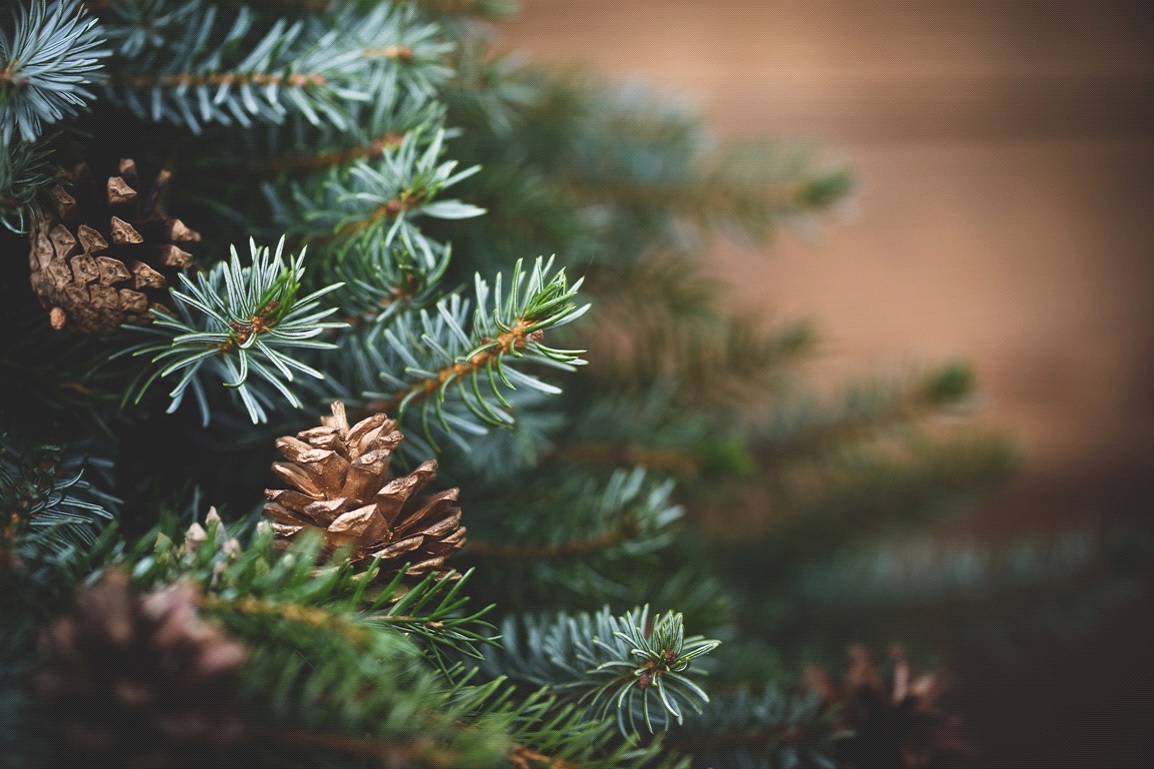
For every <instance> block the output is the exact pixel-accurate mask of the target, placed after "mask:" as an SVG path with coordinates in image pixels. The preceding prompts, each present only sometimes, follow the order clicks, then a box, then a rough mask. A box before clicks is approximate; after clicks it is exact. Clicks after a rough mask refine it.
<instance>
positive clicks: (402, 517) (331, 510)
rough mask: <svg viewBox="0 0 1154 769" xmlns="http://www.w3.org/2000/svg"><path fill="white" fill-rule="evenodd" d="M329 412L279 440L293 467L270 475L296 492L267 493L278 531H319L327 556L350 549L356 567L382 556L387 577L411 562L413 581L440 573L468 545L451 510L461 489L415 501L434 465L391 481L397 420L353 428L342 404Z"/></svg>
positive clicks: (457, 512) (283, 465) (379, 419)
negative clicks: (317, 424) (315, 424)
mask: <svg viewBox="0 0 1154 769" xmlns="http://www.w3.org/2000/svg"><path fill="white" fill-rule="evenodd" d="M332 410H333V415H332V416H331V417H322V418H321V425H322V426H321V427H314V428H312V429H309V430H305V431H303V432H300V433H297V437H295V438H293V437H290V436H284V437H283V438H279V439H277V442H276V445H277V448H278V449H280V450H281V452H283V453H284V455H285V458H286V459H288V461H287V462H275V463H273V471H274V472H275V473H276V474H277V475H278V476H280V478H281V479H282V480H284V481H285V482H286V483H288V484H289V485H290V486H292V487H293V488H294V489H295V491H294V490H285V489H267V490H266V491H265V496H266V497H267V498H268V499H269V503H268V504H266V505H265V507H264V514H265V515H267V516H268V517H269V518H271V519H272V520H273V521H274V523H273V529H274V530H275V531H276V532H277V534H279V535H280V536H281V537H283V538H285V539H286V540H287V539H291V538H293V537H295V536H297V535H298V534H300V532H302V531H305V530H309V529H312V530H318V531H321V532H323V534H324V541H325V546H326V549H327V551H328V553H330V554H331V553H332V552H333V551H335V550H336V549H337V548H341V547H346V548H349V549H350V551H351V552H350V556H349V557H350V559H351V560H353V561H363V560H366V559H372V558H377V557H380V559H381V564H380V567H381V574H382V575H386V574H391V573H396V572H397V571H399V570H400V569H401V567H402V566H403V565H404V564H405V563H406V562H407V563H409V564H410V566H409V569H408V572H407V573H408V574H410V575H414V576H419V575H422V574H425V573H426V572H429V571H431V570H433V569H438V568H440V567H441V565H442V564H444V562H445V559H446V558H447V557H449V556H450V555H452V554H453V553H455V552H456V551H458V550H460V549H461V546H462V545H464V544H465V529H464V528H463V527H462V526H461V509H460V508H459V507H457V506H456V505H455V504H454V503H455V502H456V501H457V496H458V494H459V492H460V489H448V490H447V491H441V492H438V493H436V494H432V495H425V496H418V494H419V493H420V491H421V489H423V488H424V487H425V486H427V485H428V484H429V482H430V481H432V480H433V479H434V478H435V477H436V475H437V463H436V461H435V460H429V461H427V462H424V463H422V464H421V465H420V466H419V467H417V468H416V469H415V470H413V472H411V473H409V474H408V475H401V476H398V477H396V478H394V479H392V480H389V464H390V463H391V461H392V454H393V450H394V449H396V447H397V444H399V443H400V442H401V440H402V438H403V437H404V436H402V435H401V433H400V432H398V431H397V423H396V421H395V420H392V419H388V418H387V417H386V416H385V415H384V414H375V415H373V416H371V417H369V418H367V419H365V420H362V421H361V422H358V423H357V424H355V425H353V426H352V427H349V422H348V418H347V417H346V415H345V407H344V404H343V403H340V402H339V401H337V402H335V403H333V405H332Z"/></svg>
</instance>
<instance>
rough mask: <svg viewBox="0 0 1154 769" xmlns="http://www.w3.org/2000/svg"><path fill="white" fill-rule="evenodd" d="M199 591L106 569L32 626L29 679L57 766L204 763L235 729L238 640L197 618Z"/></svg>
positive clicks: (237, 733) (241, 651)
mask: <svg viewBox="0 0 1154 769" xmlns="http://www.w3.org/2000/svg"><path fill="white" fill-rule="evenodd" d="M199 598H200V596H199V593H198V592H197V590H196V588H194V587H192V586H191V585H187V584H181V585H175V586H173V587H170V588H167V589H165V590H161V591H159V592H155V593H149V594H140V593H137V592H136V591H135V590H134V589H133V588H132V585H131V582H130V580H129V578H128V576H127V575H126V574H125V573H123V572H121V571H110V572H108V573H107V574H105V575H104V577H103V578H102V579H101V581H99V582H97V583H96V584H94V585H91V586H89V587H86V588H83V589H82V590H81V591H80V593H79V594H78V596H77V600H76V608H75V610H74V612H73V614H72V615H71V616H67V617H64V618H61V619H58V620H56V621H55V622H54V623H53V624H52V625H50V626H49V627H47V628H45V629H44V630H43V631H42V632H41V636H40V656H41V661H42V665H41V668H40V669H39V671H38V672H37V674H36V677H35V686H36V692H37V695H38V697H39V700H40V703H41V705H42V706H44V707H45V709H46V710H47V714H46V717H45V718H44V719H42V720H41V722H42V723H43V724H44V726H45V728H46V729H49V730H51V734H50V735H49V737H50V741H51V744H52V745H53V746H54V747H55V748H56V749H58V750H60V751H61V753H62V755H61V756H60V758H61V761H62V764H61V765H68V766H73V765H75V766H81V765H86V766H122V767H194V766H208V765H212V764H211V761H210V759H211V758H212V757H213V756H214V755H215V753H216V752H218V751H219V750H220V749H221V748H222V747H223V746H225V745H227V744H229V743H231V742H234V741H236V740H238V739H239V738H240V737H241V736H242V726H241V723H240V721H239V719H238V718H237V717H236V716H235V714H234V712H233V710H232V708H231V705H232V696H231V691H232V683H233V679H234V677H235V674H236V671H237V670H238V668H239V667H240V666H241V665H242V664H243V663H244V660H245V657H246V652H245V647H244V646H243V645H241V644H240V642H238V641H235V640H233V639H231V638H229V637H228V636H227V635H226V634H225V633H224V632H223V631H221V630H220V629H219V628H217V627H215V626H213V625H210V624H207V623H206V622H204V621H203V620H202V619H201V618H200V617H199V616H198V615H197V604H198V602H199ZM73 760H75V761H76V763H73Z"/></svg>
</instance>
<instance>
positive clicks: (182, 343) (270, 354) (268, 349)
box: [125, 238, 344, 424]
mask: <svg viewBox="0 0 1154 769" xmlns="http://www.w3.org/2000/svg"><path fill="white" fill-rule="evenodd" d="M249 245H250V248H251V251H252V264H251V266H248V267H244V266H242V265H241V261H240V256H239V255H238V254H237V252H236V248H235V247H233V248H232V259H231V260H230V261H229V262H227V263H225V262H221V263H218V264H217V265H215V266H214V267H213V268H212V269H211V270H209V271H208V272H207V273H203V272H202V273H200V274H199V275H197V277H196V282H195V283H193V282H192V281H191V280H189V279H188V278H187V277H186V276H185V275H181V276H180V279H181V282H182V283H183V285H184V288H185V290H186V291H187V292H188V293H182V292H178V291H173V292H172V296H173V298H174V299H176V300H177V302H178V304H177V314H176V315H170V314H168V313H165V312H157V313H156V314H155V317H156V321H155V323H154V324H153V326H151V327H148V328H141V329H138V332H139V333H145V334H149V335H151V336H159V337H161V338H162V339H163V341H160V342H156V343H152V344H149V343H142V344H140V345H136V346H134V347H131V348H129V349H128V350H126V351H125V352H131V353H132V354H133V355H137V356H151V362H152V363H153V364H154V366H153V371H152V373H151V374H149V375H148V376H147V377H145V378H144V379H143V380H142V381H141V382H140V383H139V384H138V385H137V386H136V387H135V388H134V391H133V392H130V397H134V398H135V400H136V402H139V401H140V399H141V397H143V395H144V393H145V391H146V390H147V389H148V388H149V387H150V386H151V385H152V383H153V382H155V381H156V380H157V379H159V378H162V377H167V376H170V375H172V374H175V373H177V372H179V373H180V377H179V379H178V381H177V383H176V385H175V387H173V389H172V391H171V392H170V393H169V396H170V397H171V399H172V401H171V403H170V405H169V409H168V410H169V412H172V411H175V410H176V409H177V408H178V407H179V406H180V404H181V402H182V400H183V399H184V395H185V393H186V392H187V391H188V390H189V389H191V390H192V392H193V394H194V395H195V397H196V400H197V404H198V405H199V406H200V411H201V417H202V419H203V421H204V423H205V424H207V423H208V420H209V409H208V405H207V404H208V400H207V395H206V393H205V390H204V387H205V383H204V380H205V379H215V380H217V381H219V382H221V383H222V384H223V385H224V386H225V387H227V388H230V389H232V390H233V391H235V392H236V393H237V395H238V396H239V397H240V400H241V402H242V403H243V404H244V406H245V409H246V410H247V412H248V415H249V418H250V419H252V421H253V422H263V421H265V420H266V419H267V412H266V411H265V406H266V405H267V404H269V403H270V402H271V401H270V400H269V397H268V395H266V394H265V393H264V392H263V391H262V390H260V389H258V387H259V383H261V382H263V383H265V384H268V385H269V386H271V387H272V388H273V389H274V390H275V391H276V392H278V393H280V394H281V395H282V396H283V397H284V398H285V400H287V401H288V402H289V403H291V404H292V405H293V406H296V407H297V408H300V407H301V405H302V404H301V401H300V400H299V398H298V397H297V395H296V394H295V393H294V392H293V391H292V390H291V389H289V387H288V386H287V383H291V382H292V381H293V378H294V375H293V372H294V371H295V372H299V373H303V374H307V375H308V376H311V377H316V378H318V379H320V378H323V376H324V374H323V373H322V372H320V371H318V370H316V369H314V368H312V367H311V366H308V365H306V364H304V363H302V362H301V361H299V360H297V359H296V358H294V357H293V356H292V354H291V353H292V352H294V351H296V350H298V349H330V348H332V347H334V345H333V344H331V343H329V342H321V341H316V339H315V338H316V337H317V336H319V335H321V334H322V333H324V331H325V330H326V329H331V328H341V327H343V326H344V324H343V323H334V322H326V321H324V320H323V319H324V318H326V317H328V316H329V315H331V314H333V313H334V312H336V308H335V307H333V308H329V309H321V307H320V298H321V297H322V296H324V295H325V294H327V293H329V292H331V291H334V290H336V289H337V288H339V287H340V286H339V284H338V285H331V286H326V287H325V288H322V289H320V290H318V291H315V292H313V293H312V294H309V295H307V296H303V297H299V296H298V293H299V291H300V287H301V279H302V277H303V275H304V252H303V251H302V252H301V254H300V255H299V256H297V257H291V258H290V259H289V262H288V264H285V261H284V259H283V258H282V256H281V253H282V250H283V248H284V238H281V240H280V242H279V243H278V244H277V249H276V252H275V254H270V251H269V249H268V247H267V246H261V247H259V248H258V247H257V245H256V243H255V242H252V241H250V244H249ZM194 312H195V313H196V314H195V315H194ZM157 364H159V365H157Z"/></svg>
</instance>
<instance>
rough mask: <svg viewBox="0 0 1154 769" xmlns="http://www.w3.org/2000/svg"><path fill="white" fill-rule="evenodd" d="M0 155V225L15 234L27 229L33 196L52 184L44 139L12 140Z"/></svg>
mask: <svg viewBox="0 0 1154 769" xmlns="http://www.w3.org/2000/svg"><path fill="white" fill-rule="evenodd" d="M5 149H6V150H7V151H6V152H5V153H3V155H2V156H0V225H2V226H4V227H5V228H6V229H8V230H10V231H11V232H14V233H16V234H19V235H22V234H26V233H27V232H28V223H29V221H30V220H31V219H32V218H33V216H34V215H35V211H36V209H37V205H36V203H37V199H38V198H39V197H40V195H41V193H43V192H44V191H45V190H46V189H47V188H48V187H50V186H52V185H53V184H54V183H56V173H57V168H56V167H55V166H54V165H53V164H51V163H50V162H49V158H50V157H51V156H52V150H51V149H50V148H49V146H48V143H47V142H46V141H40V142H30V141H14V142H12V144H11V145H9V146H8V147H6V148H5Z"/></svg>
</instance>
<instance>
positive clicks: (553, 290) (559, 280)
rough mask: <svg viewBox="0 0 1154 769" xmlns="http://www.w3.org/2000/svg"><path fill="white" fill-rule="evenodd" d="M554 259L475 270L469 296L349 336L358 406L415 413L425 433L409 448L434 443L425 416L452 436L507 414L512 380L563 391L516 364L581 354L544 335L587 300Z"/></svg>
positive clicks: (554, 363) (572, 360) (499, 422)
mask: <svg viewBox="0 0 1154 769" xmlns="http://www.w3.org/2000/svg"><path fill="white" fill-rule="evenodd" d="M552 267H553V260H552V259H549V260H545V259H540V258H539V259H537V260H536V262H535V263H534V265H533V268H532V269H530V270H526V269H524V266H523V263H522V262H521V261H518V262H517V264H516V265H515V266H514V269H513V274H512V275H511V276H510V278H509V279H508V280H507V281H506V280H505V278H504V276H502V275H501V274H498V275H497V278H496V279H495V281H494V284H493V287H492V288H490V287H489V284H488V283H487V282H485V281H484V280H482V279H481V277H480V275H477V276H476V277H475V281H474V296H475V302H474V303H470V302H469V301H467V300H464V299H463V298H462V297H461V296H460V295H459V294H452V295H450V296H448V297H445V298H444V299H442V300H440V301H439V302H437V304H436V305H435V306H434V307H432V308H430V309H427V310H426V309H422V310H420V311H419V312H408V313H401V314H398V315H397V316H396V317H395V319H394V320H393V321H392V323H391V324H385V325H383V327H382V326H374V327H370V328H368V329H366V330H365V331H363V332H361V333H359V334H357V335H350V338H349V340H348V341H347V343H346V345H345V346H344V347H343V348H342V350H341V353H340V354H341V356H342V357H344V358H345V359H346V360H347V361H351V363H349V364H348V365H351V366H352V367H353V370H354V373H356V372H360V373H359V374H358V375H357V376H356V377H355V379H356V381H355V382H354V383H353V384H354V385H355V386H356V387H358V388H361V387H362V386H363V389H361V390H360V392H357V393H355V395H356V396H359V397H358V399H360V400H362V402H364V401H365V400H367V401H368V403H367V404H366V406H365V407H364V409H366V410H371V411H370V413H377V412H380V411H386V412H388V413H395V414H396V415H397V416H398V418H404V417H405V416H406V415H407V414H409V413H410V412H415V413H416V414H417V415H418V416H419V418H420V421H421V425H422V429H421V430H419V431H409V435H410V437H413V433H414V432H418V433H421V434H423V436H424V438H425V440H427V441H428V445H417V446H415V448H420V449H422V450H424V449H426V448H431V449H432V450H433V451H437V450H438V449H437V447H436V438H435V437H434V434H433V429H432V424H431V422H430V419H429V417H430V416H435V417H436V424H437V425H438V426H439V427H440V428H441V429H442V430H443V434H444V435H448V436H452V435H453V433H454V428H455V429H456V430H466V431H469V432H472V433H474V434H477V433H479V432H483V431H485V430H486V429H487V427H486V426H487V425H492V426H507V425H509V424H511V423H513V421H514V418H513V414H512V411H513V409H512V402H511V401H510V397H509V394H510V393H511V392H513V391H516V390H517V389H518V388H527V389H531V390H537V391H539V392H542V393H545V394H550V395H555V394H557V393H559V392H560V389H559V388H557V387H556V386H554V385H552V384H549V383H547V382H544V381H542V380H541V379H538V378H537V377H534V376H531V375H529V374H526V373H524V372H523V371H522V370H521V364H522V363H529V362H531V363H536V364H541V365H545V366H549V367H552V368H558V369H561V370H564V371H570V370H572V369H573V367H575V366H577V365H580V364H581V363H583V361H581V359H580V358H579V357H578V356H579V355H580V354H581V352H583V351H581V350H565V349H557V348H553V347H549V346H546V345H545V344H544V343H543V341H542V339H543V335H544V332H545V331H546V330H548V329H552V328H556V327H558V326H562V325H564V324H566V323H570V322H572V321H573V320H576V319H577V318H578V317H580V316H581V315H582V314H584V313H585V311H586V310H587V309H588V305H585V306H584V307H578V306H577V305H576V303H575V301H574V299H575V298H576V295H577V290H578V289H579V288H580V285H581V280H578V281H577V282H576V283H574V284H573V285H572V286H570V285H569V283H568V280H567V279H566V277H565V273H564V271H556V272H554V271H553V269H552ZM365 375H371V377H372V379H375V380H376V381H375V382H374V381H372V380H369V381H365V379H364V376H365ZM381 385H384V387H383V388H382V387H381ZM450 395H451V396H452V397H450Z"/></svg>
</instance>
